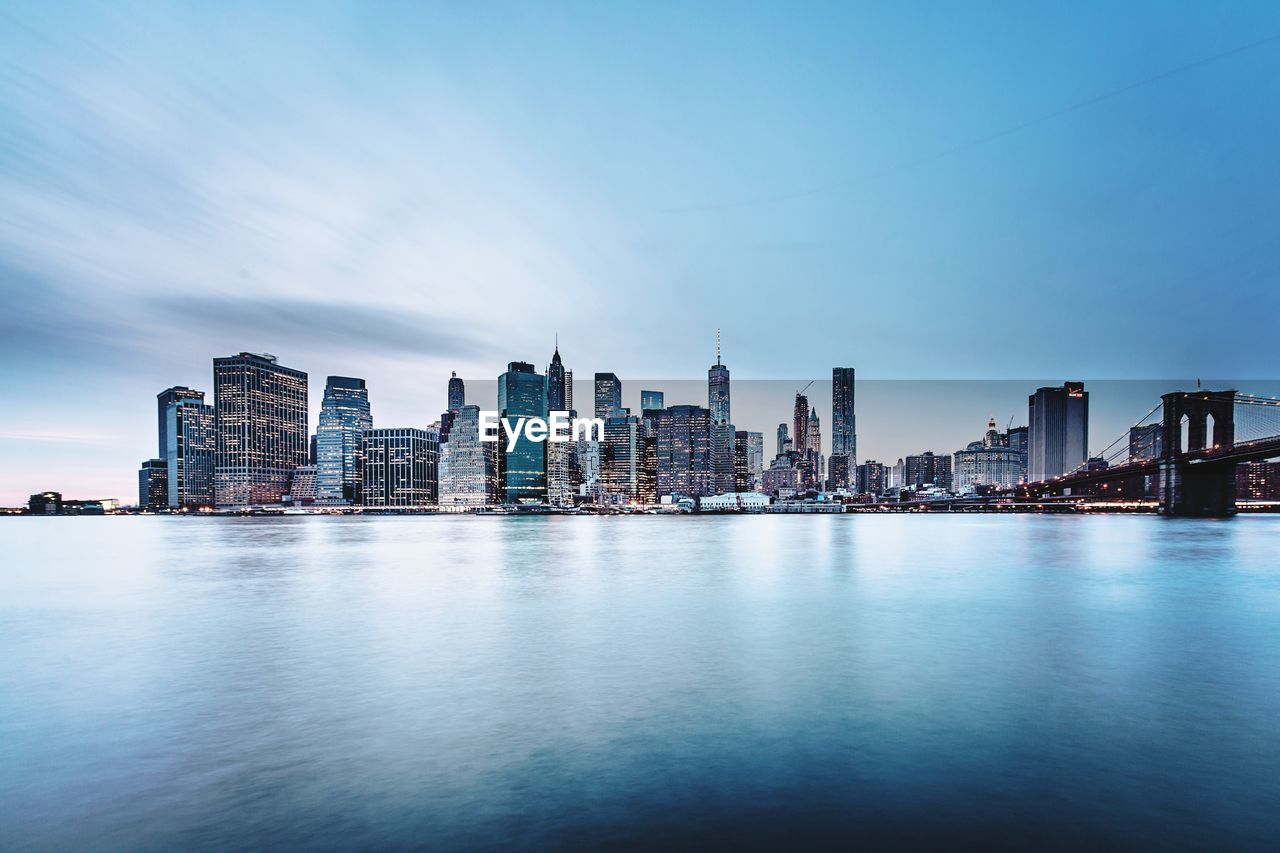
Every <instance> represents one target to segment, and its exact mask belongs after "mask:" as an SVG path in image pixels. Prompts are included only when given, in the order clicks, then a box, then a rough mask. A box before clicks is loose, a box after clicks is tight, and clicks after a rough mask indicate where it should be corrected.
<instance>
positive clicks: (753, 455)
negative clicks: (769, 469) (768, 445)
mask: <svg viewBox="0 0 1280 853" xmlns="http://www.w3.org/2000/svg"><path fill="white" fill-rule="evenodd" d="M747 475H748V480H747V491H750V492H755V491H759V489H760V486H761V484H762V483H763V477H764V433H762V432H748V433H747Z"/></svg>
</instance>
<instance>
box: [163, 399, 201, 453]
mask: <svg viewBox="0 0 1280 853" xmlns="http://www.w3.org/2000/svg"><path fill="white" fill-rule="evenodd" d="M179 400H191V401H194V402H196V403H203V402H204V392H203V391H196V390H195V389H193V388H188V387H186V386H185V385H175V386H174V387H172V388H166V389H164V390H163V391H161V392H160V393H159V394H157V395H156V418H157V423H156V438H157V443H156V448H157V451H158V452H157V453H156V456H158V457H160V458H164V456H165V454H166V453H167V452H168V447H169V434H168V432H167V430H168V424H167V421H166V416H167V415H168V412H169V407H170V406H172V405H173V404H174V403H177V402H178V401H179Z"/></svg>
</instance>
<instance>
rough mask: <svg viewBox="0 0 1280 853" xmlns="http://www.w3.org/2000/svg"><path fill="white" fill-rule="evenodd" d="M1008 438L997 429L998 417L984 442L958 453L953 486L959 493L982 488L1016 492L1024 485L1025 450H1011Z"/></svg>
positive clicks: (953, 472)
mask: <svg viewBox="0 0 1280 853" xmlns="http://www.w3.org/2000/svg"><path fill="white" fill-rule="evenodd" d="M1006 441H1007V436H1006V435H1002V434H1001V433H1000V432H999V431H997V430H996V421H995V418H992V419H991V420H989V421H987V431H986V433H985V434H984V435H983V437H982V440H981V441H974V442H970V443H969V445H968V446H967V447H966V448H965V449H964V450H957V451H956V452H955V454H954V455H955V465H954V466H953V469H952V481H951V487H952V488H953V489H955V491H956V492H967V491H971V490H974V489H975V488H977V487H978V486H995V487H997V488H1000V489H1006V490H1007V489H1012V488H1013V487H1014V486H1016V485H1018V483H1020V482H1022V473H1023V467H1024V456H1023V454H1022V452H1021V451H1019V450H1014V449H1013V448H1011V447H1007V446H1006V445H1005V442H1006Z"/></svg>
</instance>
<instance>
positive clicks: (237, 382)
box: [213, 352, 310, 506]
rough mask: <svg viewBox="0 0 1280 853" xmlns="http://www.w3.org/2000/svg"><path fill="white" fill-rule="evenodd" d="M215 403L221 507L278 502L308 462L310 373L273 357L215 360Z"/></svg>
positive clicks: (216, 468) (216, 479)
mask: <svg viewBox="0 0 1280 853" xmlns="http://www.w3.org/2000/svg"><path fill="white" fill-rule="evenodd" d="M213 399H214V404H213V405H214V409H215V410H216V413H217V420H218V438H217V445H216V447H217V449H216V451H215V454H214V482H213V487H214V500H215V503H216V504H217V505H218V506H250V505H262V504H278V503H279V502H280V498H281V496H283V495H285V494H287V493H288V491H289V484H290V482H291V480H292V479H293V473H294V471H295V470H296V469H297V468H298V466H299V465H305V464H307V456H308V454H309V449H310V448H309V446H308V441H307V374H305V373H303V372H302V371H301V370H294V369H292V368H289V367H284V366H282V365H280V364H279V363H277V361H276V357H275V356H273V355H256V354H254V353H248V352H242V353H240V354H238V355H233V356H228V357H226V358H215V359H214V360H213Z"/></svg>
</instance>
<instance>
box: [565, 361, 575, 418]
mask: <svg viewBox="0 0 1280 853" xmlns="http://www.w3.org/2000/svg"><path fill="white" fill-rule="evenodd" d="M564 407H565V409H566V410H567V411H570V412H572V411H573V371H572V370H566V371H565V372H564Z"/></svg>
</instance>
